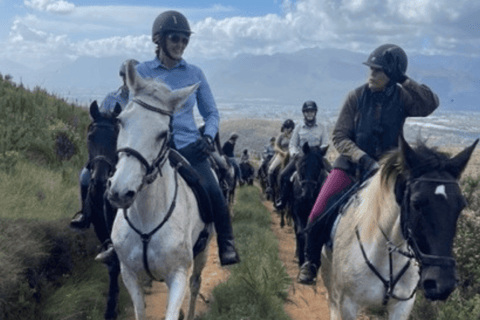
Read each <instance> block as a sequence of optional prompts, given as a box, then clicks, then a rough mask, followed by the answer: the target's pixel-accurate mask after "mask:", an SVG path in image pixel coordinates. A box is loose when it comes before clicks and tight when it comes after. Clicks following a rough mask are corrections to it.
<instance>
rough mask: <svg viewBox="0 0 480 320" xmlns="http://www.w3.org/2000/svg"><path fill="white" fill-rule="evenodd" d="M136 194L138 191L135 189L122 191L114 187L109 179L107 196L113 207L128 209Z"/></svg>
mask: <svg viewBox="0 0 480 320" xmlns="http://www.w3.org/2000/svg"><path fill="white" fill-rule="evenodd" d="M136 196H137V193H136V192H135V191H133V190H125V191H123V192H121V191H118V190H117V189H116V188H112V182H111V180H108V188H107V198H108V201H110V204H111V205H112V206H113V207H115V208H117V209H128V208H129V207H130V206H131V205H132V204H133V202H134V201H135V198H136Z"/></svg>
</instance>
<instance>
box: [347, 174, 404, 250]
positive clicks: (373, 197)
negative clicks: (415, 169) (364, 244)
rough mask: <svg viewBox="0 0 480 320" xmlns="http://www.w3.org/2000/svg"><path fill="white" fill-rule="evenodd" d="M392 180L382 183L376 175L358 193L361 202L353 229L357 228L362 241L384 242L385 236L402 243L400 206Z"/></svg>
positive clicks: (379, 176) (378, 175)
mask: <svg viewBox="0 0 480 320" xmlns="http://www.w3.org/2000/svg"><path fill="white" fill-rule="evenodd" d="M392 180H393V181H388V182H386V183H382V179H381V175H380V174H376V175H375V176H374V177H373V178H372V180H371V182H370V183H369V185H368V186H366V187H365V188H364V189H363V190H361V191H360V194H359V196H360V199H361V202H360V204H359V206H358V207H357V211H358V212H357V214H356V216H355V217H356V219H354V223H355V225H354V227H357V226H358V227H359V229H360V233H361V238H362V240H363V239H365V240H368V239H372V240H375V239H377V238H379V239H380V238H381V239H383V240H385V236H384V234H385V235H386V236H387V237H388V239H389V240H391V241H392V242H394V243H396V244H399V243H402V242H403V240H404V238H403V235H402V232H401V227H400V206H399V205H398V204H397V202H396V200H395V194H394V188H395V181H394V180H395V179H392Z"/></svg>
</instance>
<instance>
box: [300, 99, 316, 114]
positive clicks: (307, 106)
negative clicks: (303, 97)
mask: <svg viewBox="0 0 480 320" xmlns="http://www.w3.org/2000/svg"><path fill="white" fill-rule="evenodd" d="M308 110H314V111H315V112H317V111H318V108H317V104H316V103H315V101H311V100H309V101H305V102H304V103H303V106H302V112H305V111H308Z"/></svg>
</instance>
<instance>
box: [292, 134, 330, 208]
mask: <svg viewBox="0 0 480 320" xmlns="http://www.w3.org/2000/svg"><path fill="white" fill-rule="evenodd" d="M327 150H328V146H325V147H310V146H309V144H308V142H305V143H304V145H303V147H302V151H303V152H302V154H301V155H297V156H296V157H295V159H294V161H295V167H296V170H297V178H298V180H297V184H298V185H299V186H300V189H301V192H300V194H299V198H300V199H309V200H310V199H313V201H315V199H316V197H317V195H318V192H319V191H320V187H321V186H322V183H323V180H324V178H325V177H324V176H323V175H322V174H323V173H324V171H325V166H324V162H323V158H324V157H325V155H326V153H327Z"/></svg>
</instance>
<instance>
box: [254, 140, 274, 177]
mask: <svg viewBox="0 0 480 320" xmlns="http://www.w3.org/2000/svg"><path fill="white" fill-rule="evenodd" d="M275 140H276V138H275V137H271V138H270V142H269V143H268V144H266V145H265V146H264V147H263V152H262V164H261V165H260V169H259V170H258V172H261V175H262V177H263V176H264V175H265V174H266V173H267V166H268V164H269V163H270V160H271V159H272V158H273V156H275Z"/></svg>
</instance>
